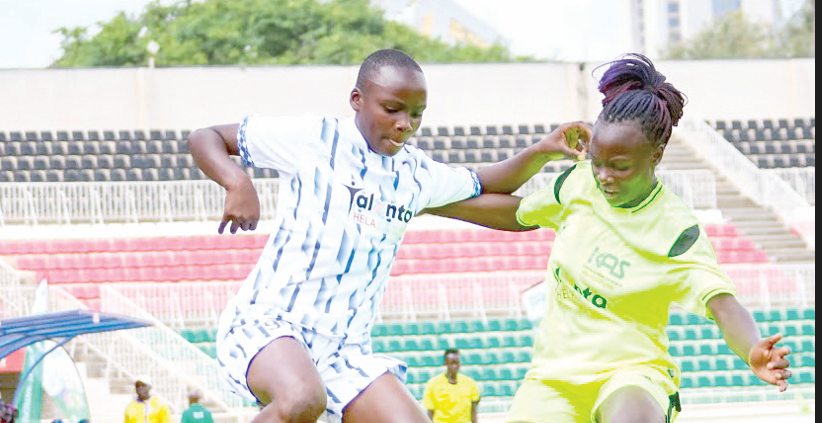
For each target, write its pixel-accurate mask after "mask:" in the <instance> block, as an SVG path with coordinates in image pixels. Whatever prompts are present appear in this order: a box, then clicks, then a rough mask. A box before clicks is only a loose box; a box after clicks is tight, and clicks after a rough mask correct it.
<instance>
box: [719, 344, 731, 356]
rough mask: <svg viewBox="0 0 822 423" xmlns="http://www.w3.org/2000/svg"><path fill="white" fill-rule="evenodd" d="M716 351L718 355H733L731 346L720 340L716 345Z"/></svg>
mask: <svg viewBox="0 0 822 423" xmlns="http://www.w3.org/2000/svg"><path fill="white" fill-rule="evenodd" d="M716 353H717V354H719V355H733V354H734V352H733V351H732V350H731V347H729V346H728V344H726V343H725V342H724V341H723V342H720V343H719V344H717V346H716Z"/></svg>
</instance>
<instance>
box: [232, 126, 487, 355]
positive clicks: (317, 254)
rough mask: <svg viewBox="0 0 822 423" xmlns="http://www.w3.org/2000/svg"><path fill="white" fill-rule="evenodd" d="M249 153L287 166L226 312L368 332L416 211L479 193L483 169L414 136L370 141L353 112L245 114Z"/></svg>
mask: <svg viewBox="0 0 822 423" xmlns="http://www.w3.org/2000/svg"><path fill="white" fill-rule="evenodd" d="M237 139H238V145H239V149H240V152H241V156H242V159H243V161H244V162H245V163H246V164H248V165H251V166H255V167H263V168H273V169H276V170H277V171H278V173H279V175H280V182H279V192H278V199H277V213H276V216H277V217H276V220H275V224H274V226H275V227H276V228H277V230H276V232H275V233H273V234H272V235H271V236H270V238H269V240H268V242H267V244H266V247H265V249H264V250H263V252H262V255H261V257H260V259H259V261H258V262H257V265H256V266H255V267H254V269H253V270H252V272H251V273H250V274H249V276H248V278H247V279H246V280H245V282H244V283H243V285H242V287H241V288H240V291H239V292H238V293H237V295H236V296H235V297H234V298H232V299H231V300H230V301H229V303H228V306H227V308H226V310H225V311H224V312H223V315H222V316H221V319H220V320H221V321H220V332H222V333H225V331H227V330H230V328H231V327H232V326H235V325H237V324H240V322H241V321H242V320H243V319H245V318H247V317H250V316H251V315H255V316H258V317H259V316H261V315H263V316H269V317H276V318H281V319H283V320H286V321H289V322H291V323H295V324H299V325H301V326H303V327H306V328H310V329H313V330H315V331H317V332H318V333H323V334H326V335H329V336H335V337H345V338H349V339H351V340H352V341H354V339H355V338H361V337H362V338H367V337H368V336H369V335H368V334H369V333H370V330H371V324H372V322H373V320H374V318H375V316H376V313H377V309H378V306H379V302H380V299H381V298H382V294H383V292H384V291H385V287H386V282H387V280H388V274H389V271H390V268H391V264H392V263H393V262H394V258H395V256H396V253H397V249H398V248H399V246H400V243H401V241H402V237H403V234H404V232H405V228H406V226H407V224H408V221H409V220H411V219H412V218H413V217H414V215H416V214H417V213H418V212H419V211H421V210H422V209H424V208H428V207H437V206H441V205H445V204H449V203H452V202H456V201H460V200H464V199H467V198H471V197H474V196H477V195H479V194H480V192H481V186H480V182H479V179H478V177H477V175H476V174H475V173H474V172H472V171H470V170H468V169H465V168H454V167H450V166H447V165H445V164H443V163H438V162H435V161H434V160H432V159H431V158H429V157H428V156H426V155H425V153H423V152H422V151H421V150H419V149H418V148H416V147H414V146H411V145H406V146H405V147H404V148H403V149H402V150H401V151H400V152H399V153H397V154H396V155H395V156H393V157H385V156H381V155H379V154H377V153H375V152H373V151H372V150H370V149H369V147H368V144H367V142H366V140H365V139H364V138H363V136H362V134H361V133H360V131H359V130H358V129H357V127H356V124H355V122H354V120H353V119H343V120H338V119H335V118H323V117H315V116H304V117H264V116H257V115H252V116H249V117H246V118H245V119H244V120H243V121H242V123H241V124H240V126H239V130H238V133H237Z"/></svg>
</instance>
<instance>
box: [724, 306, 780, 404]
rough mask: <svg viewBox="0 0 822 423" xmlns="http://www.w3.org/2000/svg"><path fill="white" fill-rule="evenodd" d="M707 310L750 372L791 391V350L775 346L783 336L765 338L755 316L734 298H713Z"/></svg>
mask: <svg viewBox="0 0 822 423" xmlns="http://www.w3.org/2000/svg"><path fill="white" fill-rule="evenodd" d="M708 308H709V309H710V310H711V314H713V316H714V318H715V319H716V323H717V325H718V326H719V329H721V330H722V335H723V337H724V338H725V342H726V343H727V344H728V346H729V347H730V348H731V350H733V352H735V353H736V355H738V356H739V357H740V358H742V359H743V360H745V362H746V363H748V365H749V366H750V368H751V371H753V372H754V374H755V375H756V376H757V377H759V378H760V379H762V380H763V381H765V382H768V383H770V384H771V385H776V386H778V387H779V391H780V392H784V391H785V390H786V389H788V378H790V377H791V371H790V370H788V367H789V366H790V362H788V360H787V359H786V358H785V356H787V355H788V354H790V353H791V349H790V348H789V347H776V345H775V344H776V343H777V342H779V340H780V339H782V335H781V334H776V335H773V336H770V337H768V338H765V339H762V336H761V335H760V334H759V328H758V327H757V326H756V321H754V318H753V316H751V313H750V312H748V310H747V309H746V308H745V307H744V306H742V304H740V303H739V301H737V299H736V297H734V296H733V295H729V294H720V295H717V296H715V297H713V298H711V299H710V300H708Z"/></svg>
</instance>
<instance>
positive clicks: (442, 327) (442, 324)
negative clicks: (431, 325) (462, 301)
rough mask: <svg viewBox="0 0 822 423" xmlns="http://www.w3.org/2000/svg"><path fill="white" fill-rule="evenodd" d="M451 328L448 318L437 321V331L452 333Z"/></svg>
mask: <svg viewBox="0 0 822 423" xmlns="http://www.w3.org/2000/svg"><path fill="white" fill-rule="evenodd" d="M452 332H453V328H452V327H451V321H450V320H441V321H439V322H437V333H440V334H442V333H452Z"/></svg>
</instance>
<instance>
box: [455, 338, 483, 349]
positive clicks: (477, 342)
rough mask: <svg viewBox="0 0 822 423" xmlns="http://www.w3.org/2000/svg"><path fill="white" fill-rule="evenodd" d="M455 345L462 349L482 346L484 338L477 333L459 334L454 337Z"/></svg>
mask: <svg viewBox="0 0 822 423" xmlns="http://www.w3.org/2000/svg"><path fill="white" fill-rule="evenodd" d="M454 345H455V346H456V348H457V349H460V350H469V349H478V348H482V340H481V339H480V338H479V336H477V335H467V336H459V337H457V338H455V339H454Z"/></svg>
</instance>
